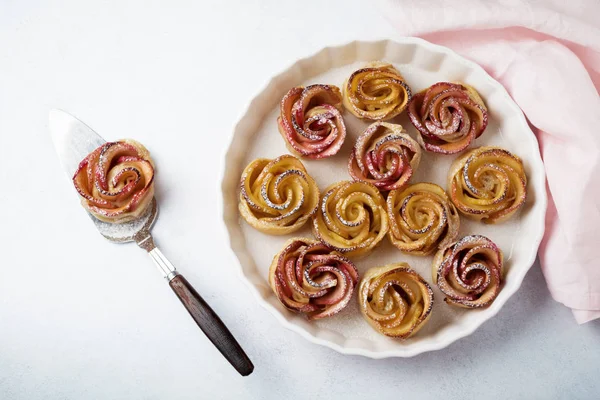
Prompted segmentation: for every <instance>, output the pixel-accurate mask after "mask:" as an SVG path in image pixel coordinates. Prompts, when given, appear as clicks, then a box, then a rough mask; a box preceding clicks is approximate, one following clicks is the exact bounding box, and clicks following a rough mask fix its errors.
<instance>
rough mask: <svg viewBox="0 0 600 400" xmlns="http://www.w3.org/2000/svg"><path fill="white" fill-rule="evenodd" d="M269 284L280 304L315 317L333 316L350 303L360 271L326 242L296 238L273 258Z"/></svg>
mask: <svg viewBox="0 0 600 400" xmlns="http://www.w3.org/2000/svg"><path fill="white" fill-rule="evenodd" d="M269 283H270V285H271V288H272V289H273V291H274V292H275V295H276V296H277V298H278V299H279V301H280V302H281V304H283V305H284V306H285V307H286V308H288V309H289V310H291V311H294V312H297V313H302V314H305V315H306V316H307V318H308V319H310V320H312V319H320V318H326V317H330V316H332V315H334V314H336V313H338V312H340V311H341V310H342V309H344V307H346V305H348V302H349V301H350V298H351V297H352V293H353V292H354V287H355V286H356V284H357V283H358V272H357V271H356V267H355V266H354V264H352V262H351V261H350V260H348V259H347V258H346V257H343V256H342V255H340V254H339V253H337V252H335V251H332V250H331V249H329V248H328V247H327V246H325V245H324V244H323V243H319V242H317V241H314V240H311V239H304V238H293V239H290V240H288V241H287V242H286V244H285V245H284V248H283V250H281V251H280V252H279V253H278V254H277V255H276V256H275V257H274V258H273V262H272V263H271V268H270V270H269Z"/></svg>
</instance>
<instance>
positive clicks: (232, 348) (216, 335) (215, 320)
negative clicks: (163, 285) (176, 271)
mask: <svg viewBox="0 0 600 400" xmlns="http://www.w3.org/2000/svg"><path fill="white" fill-rule="evenodd" d="M169 285H170V286H171V289H173V291H174V292H175V294H176V295H177V297H179V300H181V303H183V305H184V306H185V308H187V310H188V312H189V313H190V315H191V316H192V318H194V321H196V323H197V324H198V326H199V327H200V329H202V332H204V333H205V334H206V336H207V337H208V339H210V341H211V342H212V343H213V344H214V345H215V347H216V348H217V349H219V351H220V352H221V354H223V356H224V357H225V358H226V359H227V361H229V362H230V363H231V365H233V367H234V368H235V369H236V370H237V371H238V372H239V373H240V374H241V375H242V376H247V375H250V374H251V373H252V371H254V365H252V361H250V359H249V358H248V356H247V355H246V353H244V350H243V349H242V347H241V346H240V345H239V343H238V342H237V340H235V338H234V337H233V335H232V334H231V332H229V329H227V327H226V326H225V324H224V323H223V321H221V318H219V316H218V315H217V314H216V313H215V312H214V311H213V310H212V308H210V306H209V305H208V304H207V303H206V302H205V301H204V299H203V298H202V297H200V295H199V294H198V292H196V290H195V289H194V288H193V287H192V285H190V283H189V282H188V281H187V280H186V279H185V278H184V277H183V276H182V275H177V276H176V277H175V278H173V279H171V281H170V282H169Z"/></svg>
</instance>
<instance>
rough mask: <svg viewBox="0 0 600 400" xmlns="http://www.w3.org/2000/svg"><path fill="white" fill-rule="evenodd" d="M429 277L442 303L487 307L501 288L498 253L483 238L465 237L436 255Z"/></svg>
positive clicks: (499, 253) (477, 236)
mask: <svg viewBox="0 0 600 400" xmlns="http://www.w3.org/2000/svg"><path fill="white" fill-rule="evenodd" d="M432 274H433V282H434V283H435V284H436V285H437V286H438V287H439V288H440V290H441V291H442V293H444V294H445V295H446V298H445V301H446V303H448V304H450V305H452V306H458V307H464V308H483V307H487V306H489V305H490V304H492V302H493V301H494V299H495V298H496V297H497V296H498V293H499V292H500V288H501V286H502V251H501V250H500V249H499V248H498V246H496V244H495V243H494V242H492V241H491V240H490V239H488V238H486V237H485V236H481V235H471V236H465V237H463V238H462V239H460V240H459V241H457V242H455V243H453V244H451V245H449V246H447V247H446V248H443V249H441V250H440V251H438V253H437V254H436V255H435V257H434V260H433V266H432Z"/></svg>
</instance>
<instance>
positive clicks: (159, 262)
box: [148, 247, 179, 282]
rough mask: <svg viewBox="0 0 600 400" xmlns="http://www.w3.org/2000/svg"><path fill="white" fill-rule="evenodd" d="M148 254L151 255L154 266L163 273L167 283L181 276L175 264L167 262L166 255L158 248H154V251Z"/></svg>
mask: <svg viewBox="0 0 600 400" xmlns="http://www.w3.org/2000/svg"><path fill="white" fill-rule="evenodd" d="M148 254H150V257H152V261H154V264H155V265H156V266H157V267H158V269H159V271H160V272H162V274H163V276H164V277H165V279H166V280H167V282H171V280H172V279H173V278H175V277H176V276H177V275H179V272H177V270H176V269H175V267H174V266H173V264H171V262H170V261H169V260H167V258H166V257H165V255H164V254H163V253H162V251H160V250H159V249H158V247H154V249H152V250H150V251H149V252H148Z"/></svg>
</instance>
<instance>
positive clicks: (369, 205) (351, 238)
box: [313, 181, 388, 256]
mask: <svg viewBox="0 0 600 400" xmlns="http://www.w3.org/2000/svg"><path fill="white" fill-rule="evenodd" d="M387 231H388V218H387V214H386V212H385V200H384V199H383V197H382V196H381V194H380V193H379V190H377V188H376V187H375V186H373V185H371V184H370V183H365V182H348V181H343V182H338V183H335V184H333V185H331V186H329V187H328V188H327V189H326V190H325V194H324V195H323V198H322V200H321V206H320V208H319V210H318V211H317V213H316V214H315V216H314V217H313V232H314V234H315V236H316V237H317V239H319V240H320V241H322V242H323V243H325V244H326V245H327V246H329V247H331V248H333V249H335V250H337V251H339V252H341V253H346V254H347V255H348V256H361V255H366V254H368V253H369V252H370V251H371V250H373V249H374V248H375V246H377V244H379V242H381V239H383V237H384V236H385V234H386V233H387Z"/></svg>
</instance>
